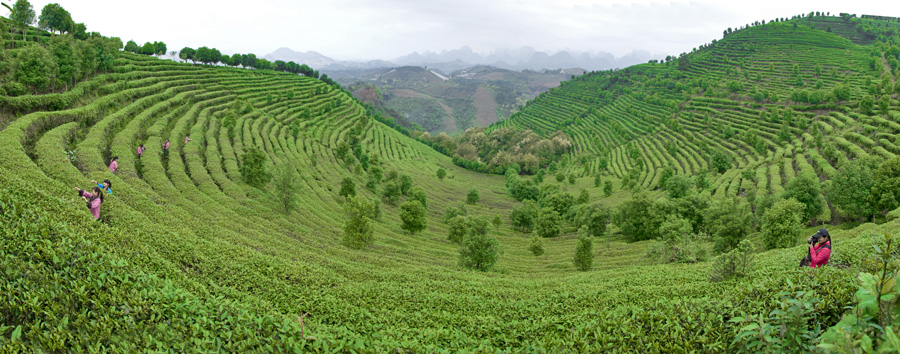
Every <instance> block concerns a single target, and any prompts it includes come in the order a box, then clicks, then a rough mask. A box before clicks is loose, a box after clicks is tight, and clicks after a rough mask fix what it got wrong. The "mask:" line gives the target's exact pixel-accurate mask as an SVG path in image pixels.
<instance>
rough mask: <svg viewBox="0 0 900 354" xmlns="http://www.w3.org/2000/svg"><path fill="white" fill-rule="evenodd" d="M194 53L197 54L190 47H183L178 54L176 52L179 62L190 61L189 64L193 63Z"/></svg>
mask: <svg viewBox="0 0 900 354" xmlns="http://www.w3.org/2000/svg"><path fill="white" fill-rule="evenodd" d="M196 52H197V51H196V50H194V48H191V47H184V48H181V51H180V52H178V57H179V58H181V60H185V61H186V60H190V61H191V62H193V61H194V54H195V53H196Z"/></svg>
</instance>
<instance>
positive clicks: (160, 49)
mask: <svg viewBox="0 0 900 354" xmlns="http://www.w3.org/2000/svg"><path fill="white" fill-rule="evenodd" d="M153 46H154V47H155V48H154V51H153V53H154V54H156V55H165V54H166V49H167V48H166V44H165V43H163V42H153Z"/></svg>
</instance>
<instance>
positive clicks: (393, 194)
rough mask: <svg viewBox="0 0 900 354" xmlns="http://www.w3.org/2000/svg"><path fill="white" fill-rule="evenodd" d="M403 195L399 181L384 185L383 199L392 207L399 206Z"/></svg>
mask: <svg viewBox="0 0 900 354" xmlns="http://www.w3.org/2000/svg"><path fill="white" fill-rule="evenodd" d="M401 194H402V193H401V192H400V184H399V183H397V181H391V182H388V183H387V184H385V185H384V190H382V191H381V197H382V198H383V199H386V200H387V202H388V203H389V204H391V205H395V204H397V201H398V200H399V199H400V195H401Z"/></svg>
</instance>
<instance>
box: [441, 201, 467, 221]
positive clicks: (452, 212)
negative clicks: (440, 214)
mask: <svg viewBox="0 0 900 354" xmlns="http://www.w3.org/2000/svg"><path fill="white" fill-rule="evenodd" d="M457 215H461V216H467V215H469V210H468V209H467V208H466V205H465V204H464V203H461V202H460V203H456V205H450V206H448V207H447V209H445V210H444V218H443V221H444V223H445V224H446V223H449V222H450V219H452V218H453V217H454V216H457Z"/></svg>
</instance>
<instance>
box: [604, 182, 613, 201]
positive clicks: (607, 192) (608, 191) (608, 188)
mask: <svg viewBox="0 0 900 354" xmlns="http://www.w3.org/2000/svg"><path fill="white" fill-rule="evenodd" d="M612 192H613V185H612V182H610V181H606V182H603V196H605V197H609V196H611V195H612Z"/></svg>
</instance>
